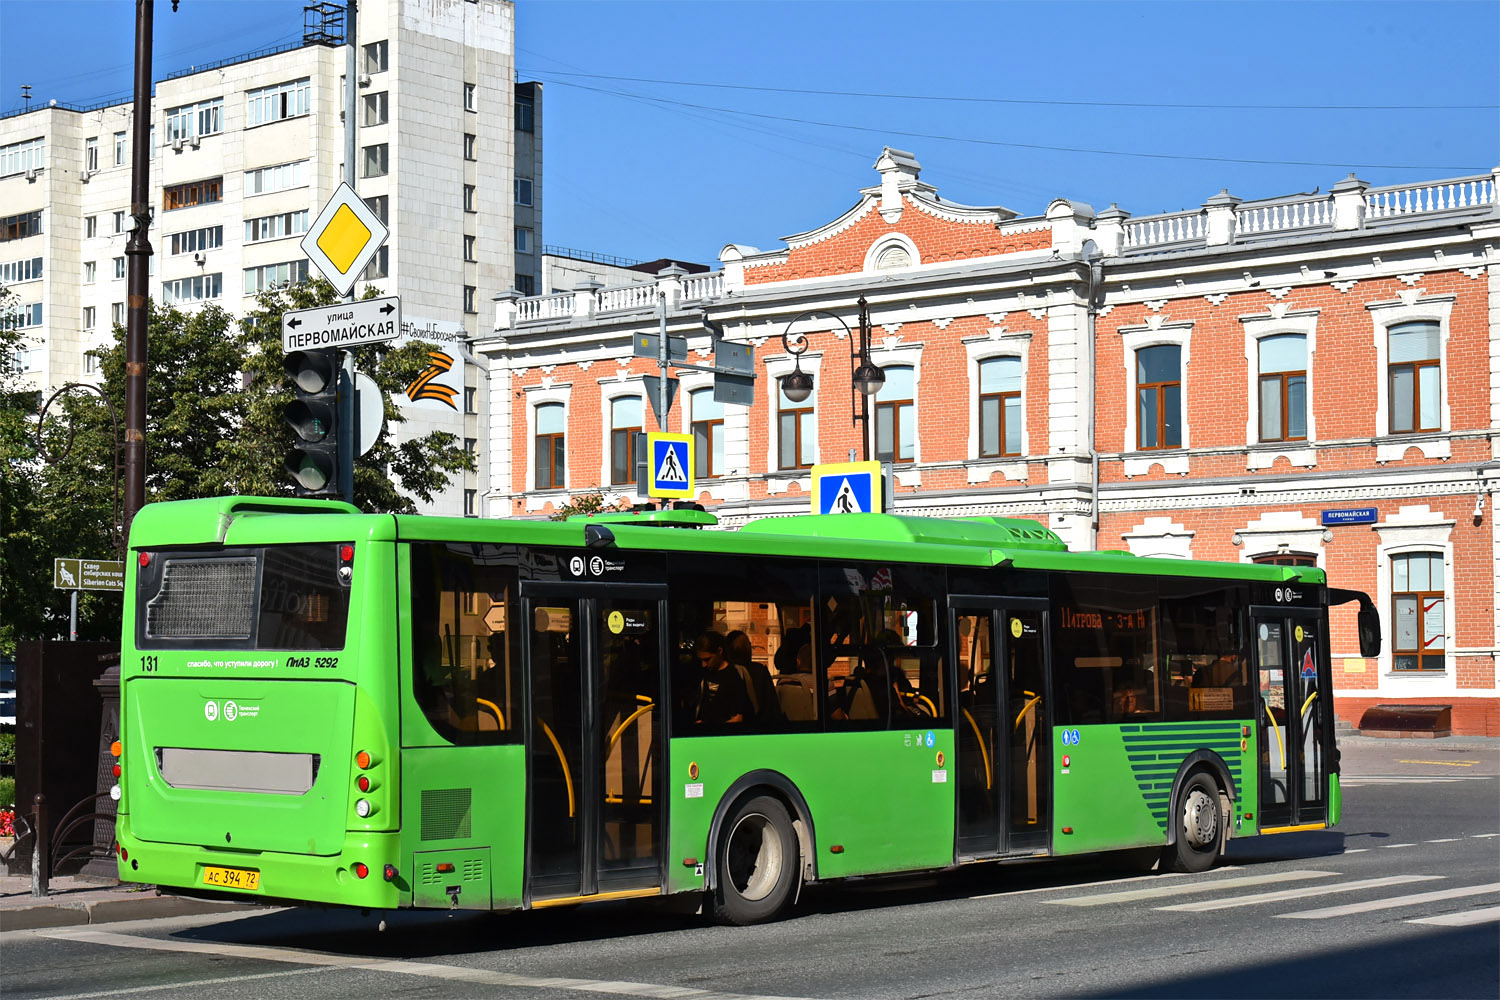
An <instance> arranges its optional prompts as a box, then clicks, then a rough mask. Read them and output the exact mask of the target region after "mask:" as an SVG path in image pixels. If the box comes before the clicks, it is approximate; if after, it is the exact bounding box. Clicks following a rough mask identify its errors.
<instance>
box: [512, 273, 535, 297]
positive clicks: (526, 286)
mask: <svg viewBox="0 0 1500 1000" xmlns="http://www.w3.org/2000/svg"><path fill="white" fill-rule="evenodd" d="M516 291H518V292H520V293H521V294H522V295H535V294H536V279H535V278H533V277H532V276H531V275H529V274H518V275H516Z"/></svg>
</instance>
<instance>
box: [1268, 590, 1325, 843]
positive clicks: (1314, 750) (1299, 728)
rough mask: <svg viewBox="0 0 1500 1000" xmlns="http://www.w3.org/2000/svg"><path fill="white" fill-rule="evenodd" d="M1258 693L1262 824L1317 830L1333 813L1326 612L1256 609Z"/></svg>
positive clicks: (1273, 827) (1269, 826) (1272, 827)
mask: <svg viewBox="0 0 1500 1000" xmlns="http://www.w3.org/2000/svg"><path fill="white" fill-rule="evenodd" d="M1253 614H1254V628H1255V653H1256V669H1257V673H1258V675H1259V679H1260V692H1259V696H1258V698H1257V702H1256V731H1257V735H1258V737H1259V745H1260V782H1259V784H1260V803H1259V809H1260V817H1259V819H1260V828H1261V830H1262V831H1265V830H1267V829H1273V830H1274V829H1277V828H1286V827H1297V826H1305V827H1309V828H1313V829H1316V828H1320V827H1322V826H1323V825H1324V824H1325V823H1326V822H1327V819H1328V762H1329V759H1330V756H1331V754H1332V751H1333V727H1332V704H1331V702H1330V701H1329V692H1330V691H1331V690H1332V688H1331V685H1330V683H1329V677H1328V671H1329V666H1328V651H1327V648H1326V642H1325V641H1324V631H1325V630H1324V625H1323V619H1322V617H1321V616H1320V615H1319V614H1317V613H1316V612H1300V611H1297V610H1293V609H1287V608H1276V609H1271V608H1257V609H1254V610H1253Z"/></svg>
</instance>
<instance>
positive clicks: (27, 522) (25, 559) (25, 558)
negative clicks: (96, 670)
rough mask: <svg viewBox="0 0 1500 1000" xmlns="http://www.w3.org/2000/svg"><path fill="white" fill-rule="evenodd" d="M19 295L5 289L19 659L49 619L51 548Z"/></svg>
mask: <svg viewBox="0 0 1500 1000" xmlns="http://www.w3.org/2000/svg"><path fill="white" fill-rule="evenodd" d="M14 308H15V294H14V293H12V292H10V291H9V290H8V289H5V288H3V287H0V611H3V614H0V655H5V656H13V655H14V654H15V651H16V640H17V639H18V638H29V637H31V636H34V635H37V634H40V632H41V631H42V629H43V627H44V622H45V619H46V617H47V607H46V601H45V599H44V597H45V594H44V592H43V591H42V589H41V588H40V587H39V586H37V585H36V582H35V581H37V580H39V579H41V578H42V574H43V573H44V572H45V574H46V577H47V582H48V584H49V586H50V584H51V579H50V578H51V571H50V566H49V565H46V562H45V561H46V560H47V559H48V558H49V557H48V555H47V551H48V546H47V544H46V540H45V537H44V536H43V534H42V528H41V525H40V524H39V523H38V521H39V514H40V510H39V504H38V502H37V497H38V495H39V492H40V480H41V463H40V462H39V461H38V459H37V454H36V441H35V437H34V433H35V430H36V408H37V403H38V398H37V397H38V393H37V392H36V390H35V389H29V388H27V385H26V380H25V378H24V377H23V374H22V372H21V370H20V366H19V365H17V364H16V352H17V351H18V350H20V349H21V347H22V346H23V344H24V343H25V338H23V336H22V334H21V331H20V330H18V329H16V327H15V324H14V323H13V322H12V321H11V318H10V317H11V310H12V309H14Z"/></svg>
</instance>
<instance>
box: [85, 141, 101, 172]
mask: <svg viewBox="0 0 1500 1000" xmlns="http://www.w3.org/2000/svg"><path fill="white" fill-rule="evenodd" d="M83 169H84V170H85V171H87V172H88V173H91V174H92V173H95V172H96V171H98V169H99V140H98V138H97V137H95V138H92V139H85V140H83Z"/></svg>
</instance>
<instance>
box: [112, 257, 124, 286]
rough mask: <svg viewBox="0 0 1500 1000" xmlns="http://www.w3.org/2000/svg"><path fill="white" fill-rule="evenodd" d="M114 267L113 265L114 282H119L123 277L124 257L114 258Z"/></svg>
mask: <svg viewBox="0 0 1500 1000" xmlns="http://www.w3.org/2000/svg"><path fill="white" fill-rule="evenodd" d="M114 265H115V280H116V281H120V280H122V279H123V278H124V277H125V258H124V257H116V258H115V260H114Z"/></svg>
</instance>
